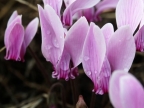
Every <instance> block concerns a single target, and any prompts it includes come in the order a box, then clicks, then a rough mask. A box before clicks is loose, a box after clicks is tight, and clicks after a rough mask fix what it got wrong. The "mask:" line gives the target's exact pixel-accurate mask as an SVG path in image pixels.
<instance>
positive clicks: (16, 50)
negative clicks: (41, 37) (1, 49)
mask: <svg viewBox="0 0 144 108" xmlns="http://www.w3.org/2000/svg"><path fill="white" fill-rule="evenodd" d="M9 32H10V33H9V36H7V37H6V38H5V39H6V40H7V42H8V43H6V44H5V46H6V56H5V59H7V60H10V59H11V60H16V61H18V60H19V61H20V60H21V59H23V58H21V57H20V50H21V46H22V43H23V40H24V28H23V26H22V25H21V24H19V23H16V24H15V25H13V28H12V30H11V31H9Z"/></svg>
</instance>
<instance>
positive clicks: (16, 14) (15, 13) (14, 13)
mask: <svg viewBox="0 0 144 108" xmlns="http://www.w3.org/2000/svg"><path fill="white" fill-rule="evenodd" d="M17 16H18V13H17V11H14V12H13V13H12V15H11V17H10V18H9V20H8V23H7V26H8V25H9V24H10V23H11V22H12V21H13V20H14V19H15V18H16V17H17Z"/></svg>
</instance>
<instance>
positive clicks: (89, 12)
mask: <svg viewBox="0 0 144 108" xmlns="http://www.w3.org/2000/svg"><path fill="white" fill-rule="evenodd" d="M82 14H83V16H85V17H86V19H87V20H88V22H91V21H93V20H94V7H92V8H88V9H84V10H83V11H82Z"/></svg>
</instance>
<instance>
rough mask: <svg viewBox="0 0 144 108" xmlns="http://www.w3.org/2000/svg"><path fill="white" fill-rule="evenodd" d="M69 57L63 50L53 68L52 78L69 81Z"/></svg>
mask: <svg viewBox="0 0 144 108" xmlns="http://www.w3.org/2000/svg"><path fill="white" fill-rule="evenodd" d="M69 67H70V55H69V53H68V52H67V51H66V50H64V52H63V54H62V56H61V59H60V60H59V62H58V64H57V65H56V66H55V67H54V69H55V71H54V72H53V73H52V77H53V78H57V79H65V80H66V81H67V80H69V74H70V68H69Z"/></svg>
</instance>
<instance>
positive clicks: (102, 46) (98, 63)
mask: <svg viewBox="0 0 144 108" xmlns="http://www.w3.org/2000/svg"><path fill="white" fill-rule="evenodd" d="M134 56H135V43H134V38H133V35H132V31H131V29H130V27H129V26H122V27H120V28H119V29H118V30H116V31H115V32H114V31H113V26H112V25H111V24H106V25H105V26H104V27H103V28H102V29H100V28H99V27H98V26H96V25H95V24H94V23H91V24H90V28H89V31H88V33H87V36H86V39H85V42H84V46H83V52H82V64H83V68H84V71H85V73H86V75H87V76H88V77H89V78H90V79H91V80H92V81H93V83H94V89H93V91H94V92H95V93H98V94H104V93H106V92H108V83H109V78H110V75H111V72H112V71H114V70H117V69H121V70H129V69H130V66H131V64H132V61H133V59H134Z"/></svg>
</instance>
